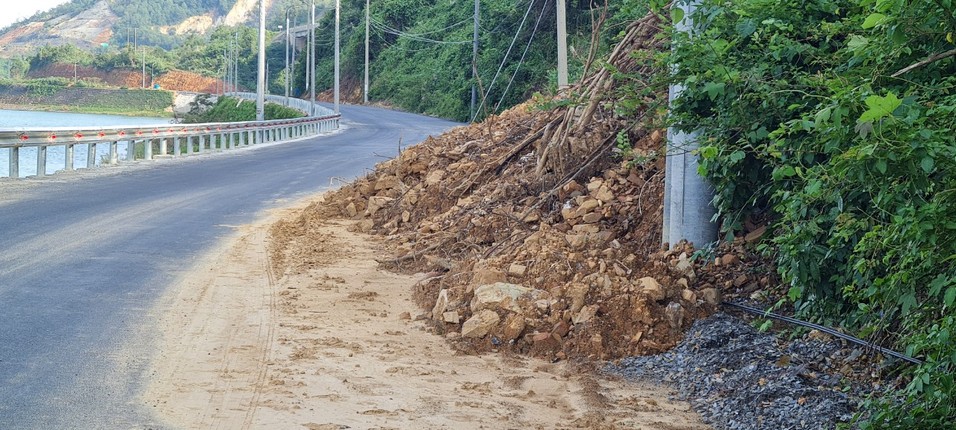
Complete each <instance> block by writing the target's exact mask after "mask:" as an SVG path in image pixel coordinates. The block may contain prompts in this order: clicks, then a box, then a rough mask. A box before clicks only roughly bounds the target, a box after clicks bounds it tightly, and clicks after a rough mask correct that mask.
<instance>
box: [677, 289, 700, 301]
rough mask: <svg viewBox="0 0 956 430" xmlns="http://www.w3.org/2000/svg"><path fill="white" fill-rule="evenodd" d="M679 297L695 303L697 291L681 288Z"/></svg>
mask: <svg viewBox="0 0 956 430" xmlns="http://www.w3.org/2000/svg"><path fill="white" fill-rule="evenodd" d="M680 298H682V299H684V301H685V302H688V303H692V304H693V303H697V293H695V292H693V291H691V290H689V289H686V288H685V289H683V290H681V292H680Z"/></svg>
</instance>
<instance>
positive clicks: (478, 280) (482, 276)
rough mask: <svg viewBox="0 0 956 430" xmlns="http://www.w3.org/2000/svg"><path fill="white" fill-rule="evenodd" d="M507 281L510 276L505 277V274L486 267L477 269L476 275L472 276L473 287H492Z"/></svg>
mask: <svg viewBox="0 0 956 430" xmlns="http://www.w3.org/2000/svg"><path fill="white" fill-rule="evenodd" d="M507 280H508V276H507V275H505V272H502V271H500V270H495V269H490V268H486V267H482V268H479V269H475V272H474V274H473V275H472V276H471V284H472V285H491V284H494V283H496V282H504V281H507Z"/></svg>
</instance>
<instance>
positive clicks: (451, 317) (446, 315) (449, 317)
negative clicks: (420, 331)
mask: <svg viewBox="0 0 956 430" xmlns="http://www.w3.org/2000/svg"><path fill="white" fill-rule="evenodd" d="M441 317H442V320H443V321H445V322H446V323H449V324H458V323H459V322H461V316H460V315H458V311H448V312H442V314H441Z"/></svg>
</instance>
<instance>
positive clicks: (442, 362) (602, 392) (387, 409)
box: [144, 204, 707, 429]
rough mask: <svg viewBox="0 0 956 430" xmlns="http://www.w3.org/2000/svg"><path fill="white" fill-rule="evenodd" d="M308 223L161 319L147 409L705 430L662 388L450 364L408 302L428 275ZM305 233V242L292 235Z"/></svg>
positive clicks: (536, 362) (458, 356)
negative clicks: (396, 267) (387, 264)
mask: <svg viewBox="0 0 956 430" xmlns="http://www.w3.org/2000/svg"><path fill="white" fill-rule="evenodd" d="M304 209H305V205H304V204H298V205H293V206H292V207H290V208H288V209H284V210H281V211H276V212H274V213H272V214H271V215H270V216H268V217H266V218H265V219H263V220H261V221H260V222H257V223H254V224H252V225H246V226H242V227H238V228H237V229H236V234H235V235H234V236H233V238H232V239H230V240H228V241H226V242H224V243H223V244H222V245H221V246H220V247H219V248H218V249H216V250H215V251H213V252H211V253H210V254H209V255H208V256H206V257H205V258H203V259H201V260H200V262H199V263H197V264H196V266H195V267H194V268H193V270H191V271H190V273H189V274H188V275H186V276H184V277H183V278H182V280H181V282H178V285H177V286H176V287H174V288H172V289H170V292H169V293H168V294H167V296H166V297H165V298H164V299H163V300H162V301H161V303H160V304H158V305H157V306H158V309H156V312H157V313H160V314H162V315H166V317H165V318H164V319H163V320H162V322H161V327H162V331H163V333H164V338H163V340H161V341H160V345H159V346H160V348H159V351H160V352H159V354H158V356H157V357H155V358H154V360H153V368H152V374H151V380H152V382H151V384H150V385H149V387H148V389H147V392H146V393H145V394H144V396H145V398H144V401H146V402H147V403H148V404H149V405H151V406H152V407H153V408H154V409H155V411H156V413H157V416H159V417H160V418H161V419H163V420H165V421H166V423H167V424H168V425H170V426H173V427H179V428H307V429H326V428H328V429H339V428H458V429H461V428H639V429H704V428H707V427H706V426H704V425H703V424H701V423H700V418H699V417H698V415H697V414H696V413H694V412H693V411H691V408H690V405H689V404H688V403H686V402H679V401H674V400H669V399H670V398H671V397H673V394H674V393H673V392H671V391H669V390H668V389H666V388H661V387H653V386H647V385H639V384H636V383H634V382H627V381H624V380H623V379H609V378H610V377H608V376H606V375H601V374H599V373H596V372H594V371H593V370H592V369H591V368H590V367H586V366H583V365H575V364H574V362H573V361H562V362H558V363H552V362H550V361H545V360H541V359H538V358H532V357H527V356H521V355H515V354H511V353H508V352H507V351H501V352H499V353H497V354H494V353H492V354H485V355H464V354H462V353H460V352H456V351H455V350H454V349H453V348H452V347H451V346H449V344H448V342H447V341H446V339H445V338H443V337H442V336H440V335H437V334H433V333H432V332H430V330H429V328H428V327H429V325H428V324H427V318H426V316H425V315H423V314H421V311H420V308H419V307H418V306H417V305H416V304H415V303H414V301H413V298H412V296H413V289H414V288H415V285H416V283H417V282H418V281H419V280H421V278H422V277H423V276H424V275H421V274H419V275H401V274H395V273H391V272H387V271H384V270H381V269H380V268H379V264H378V263H377V262H376V258H381V257H382V255H388V252H389V251H387V250H386V243H385V242H384V241H383V240H382V239H380V238H376V237H373V236H368V235H364V234H360V233H356V232H353V231H354V230H355V229H354V228H350V227H351V226H353V224H354V223H355V221H350V220H329V219H318V218H316V217H307V218H306V217H301V216H300V215H299V214H300V213H301V212H302V211H303V210H304ZM303 222H309V223H311V224H313V225H310V226H308V228H309V230H310V231H311V232H312V233H311V234H308V235H298V234H297V231H298V229H299V228H301V227H303V226H301V225H300V224H301V223H303ZM350 230H352V231H350Z"/></svg>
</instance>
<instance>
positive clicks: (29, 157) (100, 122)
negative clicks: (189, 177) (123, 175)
mask: <svg viewBox="0 0 956 430" xmlns="http://www.w3.org/2000/svg"><path fill="white" fill-rule="evenodd" d="M170 121H171V120H170V119H169V118H144V117H129V116H115V115H90V114H79V113H58V112H32V111H18V110H2V109H0V129H17V128H45V127H73V126H76V127H96V126H112V125H155V124H169V123H170ZM126 146H127V143H126V142H120V144H119V147H118V151H119V157H120V159H123V158H125V157H126ZM86 151H87V146H86V145H76V146H74V147H73V158H74V159H73V166H74V167H76V168H84V167H86ZM65 154H66V150H65V148H64V147H62V146H51V147H49V149H47V156H46V158H47V161H46V171H47V174H51V173H53V172H55V171H57V170H63V169H64V167H65V166H66V160H65ZM100 154H106V156H109V145H108V142H104V143H102V144H98V145H97V155H98V157H97V160H96V164H100V163H101V162H102V161H103V158H102V157H103V156H102V155H100ZM9 160H10V150H9V149H0V177H8V176H10V161H9ZM36 160H37V150H36V148H20V177H25V176H32V175H35V174H36V170H37V165H36V164H37V161H36Z"/></svg>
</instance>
